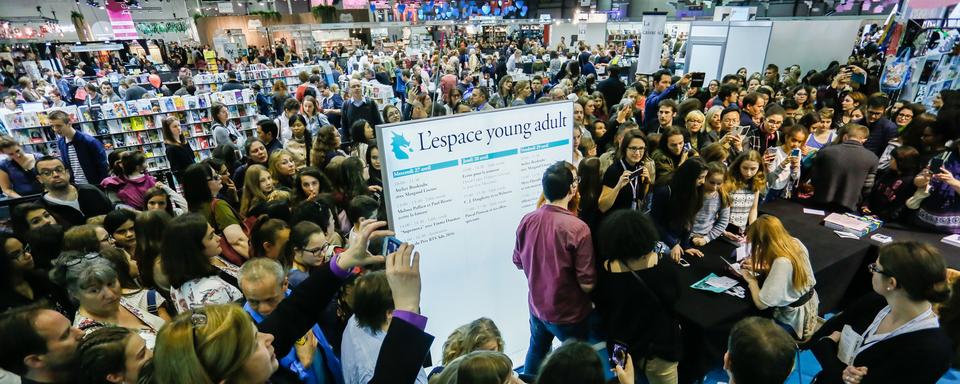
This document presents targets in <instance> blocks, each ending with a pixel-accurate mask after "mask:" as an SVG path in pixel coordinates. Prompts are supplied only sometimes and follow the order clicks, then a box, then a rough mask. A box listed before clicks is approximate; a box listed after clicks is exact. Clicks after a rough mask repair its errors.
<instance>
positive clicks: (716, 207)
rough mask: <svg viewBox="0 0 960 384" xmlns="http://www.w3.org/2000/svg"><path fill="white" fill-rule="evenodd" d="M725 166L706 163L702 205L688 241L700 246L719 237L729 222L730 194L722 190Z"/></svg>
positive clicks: (725, 171)
mask: <svg viewBox="0 0 960 384" xmlns="http://www.w3.org/2000/svg"><path fill="white" fill-rule="evenodd" d="M726 173H727V167H726V166H724V165H723V163H720V162H711V163H707V177H706V180H705V181H704V183H703V186H702V187H701V188H702V189H703V206H702V207H701V208H700V210H699V211H697V216H696V218H695V219H694V221H693V228H692V230H691V231H690V232H691V233H690V242H691V243H693V245H694V246H697V247H700V246H704V245H706V244H707V243H709V242H711V241H713V240H715V239H717V238H719V237H720V236H722V235H723V233H724V231H726V229H727V224H729V223H730V196H729V195H727V193H726V191H724V190H723V182H724V179H725V178H726Z"/></svg>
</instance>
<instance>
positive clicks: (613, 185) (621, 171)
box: [598, 129, 654, 213]
mask: <svg viewBox="0 0 960 384" xmlns="http://www.w3.org/2000/svg"><path fill="white" fill-rule="evenodd" d="M653 175H654V172H653V160H651V159H650V158H649V157H647V141H646V140H645V138H644V136H643V132H641V131H640V130H639V129H631V130H629V131H627V132H625V133H624V135H623V140H621V141H620V148H619V149H618V150H617V160H615V161H614V162H613V164H611V165H610V167H609V168H607V171H606V172H605V173H604V174H603V189H602V190H601V191H600V200H599V203H598V206H599V208H600V212H604V213H607V212H610V211H613V210H617V209H638V208H641V207H642V206H643V204H642V202H643V200H644V198H645V197H646V195H647V191H648V190H649V188H650V186H651V185H653V182H654V178H653Z"/></svg>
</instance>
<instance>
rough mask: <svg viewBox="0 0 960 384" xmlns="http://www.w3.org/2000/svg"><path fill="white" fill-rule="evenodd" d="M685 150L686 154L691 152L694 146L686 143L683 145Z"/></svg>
mask: <svg viewBox="0 0 960 384" xmlns="http://www.w3.org/2000/svg"><path fill="white" fill-rule="evenodd" d="M683 150H684V152H690V151H692V150H693V146H691V145H690V143H686V144H684V145H683Z"/></svg>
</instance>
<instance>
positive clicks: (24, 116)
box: [3, 89, 258, 173]
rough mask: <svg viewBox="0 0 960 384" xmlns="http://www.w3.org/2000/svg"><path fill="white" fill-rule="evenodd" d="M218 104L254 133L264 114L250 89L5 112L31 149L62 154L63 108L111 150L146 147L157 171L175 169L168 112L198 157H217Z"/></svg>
mask: <svg viewBox="0 0 960 384" xmlns="http://www.w3.org/2000/svg"><path fill="white" fill-rule="evenodd" d="M215 103H221V104H224V105H226V106H227V112H228V116H229V117H228V120H229V121H230V122H232V123H234V124H235V125H236V126H237V128H238V130H240V132H241V133H242V134H244V135H245V136H247V137H250V136H252V135H253V131H254V130H255V129H256V121H257V118H258V115H257V107H256V99H255V95H254V93H253V91H252V90H250V89H243V90H235V91H227V92H214V93H209V94H200V95H197V96H169V97H156V98H149V99H141V100H136V101H127V102H114V103H107V104H99V105H83V106H67V107H63V108H50V109H45V110H41V111H30V112H24V111H20V112H15V113H10V114H6V115H3V119H4V123H5V125H6V127H7V130H8V131H9V132H10V134H11V135H12V136H13V137H14V138H15V139H16V140H17V141H18V142H20V144H21V145H22V146H24V148H25V149H27V151H28V152H39V153H43V154H47V155H52V156H59V149H58V148H57V142H56V135H55V134H54V132H53V128H52V127H51V126H50V125H49V121H48V120H47V115H48V113H50V112H53V111H55V110H62V111H64V112H66V113H67V115H69V116H70V121H71V123H72V124H74V127H75V128H76V129H77V130H79V131H81V132H84V133H86V134H89V135H91V136H93V137H96V138H97V140H100V142H101V143H103V147H104V149H105V150H106V151H107V152H108V153H109V152H111V151H114V150H117V149H125V150H138V151H142V152H143V153H144V155H145V156H146V158H147V170H148V171H149V172H154V173H156V172H162V171H165V170H168V169H170V164H169V162H168V161H167V158H166V152H165V146H164V144H163V133H162V132H161V130H162V126H161V122H162V120H163V119H164V118H166V117H167V116H175V117H176V118H177V119H178V120H179V121H180V128H181V130H182V132H183V134H184V136H185V138H186V140H187V142H188V143H190V147H191V148H192V149H193V150H194V156H195V158H196V160H197V161H200V160H203V159H206V158H208V157H210V156H211V151H212V149H213V145H212V140H213V138H212V132H211V129H210V127H211V126H212V125H213V124H212V119H211V115H210V107H211V106H213V104H215Z"/></svg>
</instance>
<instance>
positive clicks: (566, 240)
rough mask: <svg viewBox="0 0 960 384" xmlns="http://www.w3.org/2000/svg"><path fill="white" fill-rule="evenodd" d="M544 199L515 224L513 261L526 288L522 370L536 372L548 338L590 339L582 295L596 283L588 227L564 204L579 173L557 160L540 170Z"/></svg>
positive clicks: (574, 191)
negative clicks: (527, 328) (527, 344)
mask: <svg viewBox="0 0 960 384" xmlns="http://www.w3.org/2000/svg"><path fill="white" fill-rule="evenodd" d="M542 183H543V194H544V197H546V199H547V201H548V203H547V204H545V205H544V206H543V207H541V208H539V209H537V210H536V211H533V212H531V213H528V214H527V215H526V216H524V217H523V219H522V220H521V221H520V226H519V227H518V228H517V243H516V247H515V248H514V251H513V263H514V264H516V266H517V268H518V269H522V270H523V273H524V275H526V276H527V285H528V287H529V289H530V294H529V297H528V300H529V303H530V347H529V349H528V350H527V357H526V361H525V362H524V368H523V369H524V373H526V374H529V375H534V376H535V375H536V374H537V370H538V369H539V368H540V363H541V362H542V361H543V359H544V358H545V357H546V355H547V353H549V352H550V345H551V344H552V343H553V338H554V337H557V338H558V339H560V341H564V340H566V339H568V338H575V339H579V340H593V339H595V337H593V332H590V327H589V326H588V318H589V317H590V315H591V312H592V310H593V305H592V304H591V302H590V296H589V295H588V293H589V292H590V291H591V290H593V287H594V284H595V282H596V270H595V269H594V258H593V257H594V256H593V241H592V240H591V238H590V229H589V227H587V224H585V223H584V222H583V221H581V220H580V219H579V218H577V216H576V215H575V214H573V213H572V212H570V211H569V210H567V204H568V203H569V202H570V199H572V198H573V197H574V196H575V195H576V194H577V185H578V183H579V177H577V176H576V175H575V174H574V173H573V172H571V171H570V169H569V168H567V163H566V162H563V161H560V162H557V163H555V164H553V165H551V166H550V167H549V168H547V171H546V172H545V173H544V174H543V180H542Z"/></svg>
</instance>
